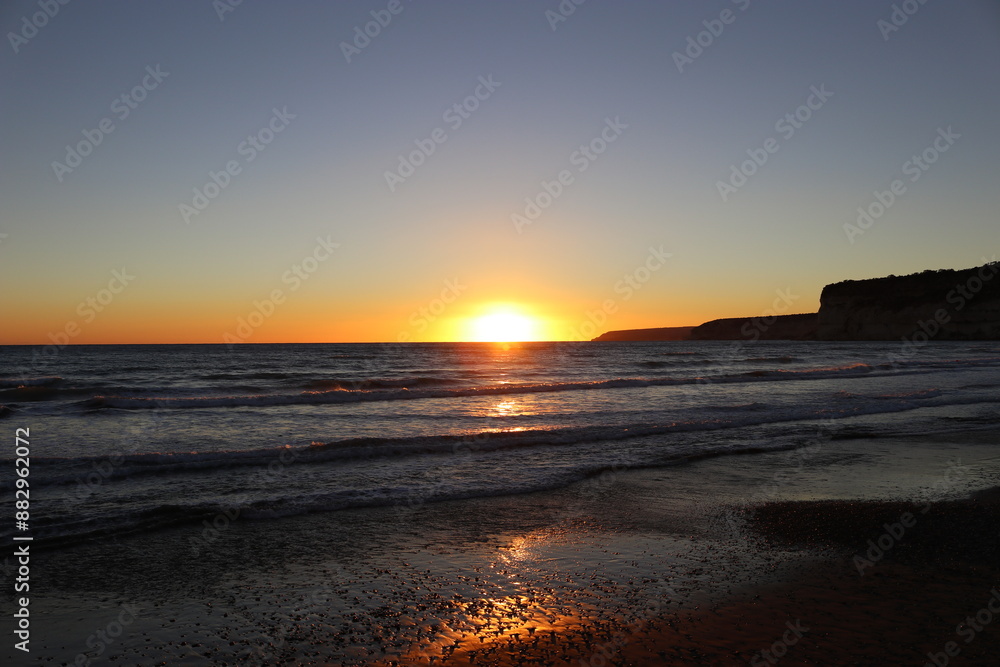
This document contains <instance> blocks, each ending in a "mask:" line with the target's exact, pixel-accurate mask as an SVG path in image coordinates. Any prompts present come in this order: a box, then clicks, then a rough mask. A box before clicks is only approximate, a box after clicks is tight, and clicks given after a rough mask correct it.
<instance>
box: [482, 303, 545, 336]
mask: <svg viewBox="0 0 1000 667" xmlns="http://www.w3.org/2000/svg"><path fill="white" fill-rule="evenodd" d="M470 340H472V341H474V342H477V343H494V342H495V343H514V342H520V341H530V340H538V323H537V322H536V321H535V320H533V319H532V318H530V317H528V316H526V315H522V314H521V313H519V312H517V311H515V310H512V309H509V308H505V309H502V310H501V309H498V310H492V311H490V312H489V313H486V314H485V315H481V316H479V317H477V318H476V319H474V320H473V321H472V324H471V336H470Z"/></svg>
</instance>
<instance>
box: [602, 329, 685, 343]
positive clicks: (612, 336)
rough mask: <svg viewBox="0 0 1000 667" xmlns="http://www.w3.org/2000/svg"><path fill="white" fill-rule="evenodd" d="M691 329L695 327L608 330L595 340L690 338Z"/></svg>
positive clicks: (620, 340)
mask: <svg viewBox="0 0 1000 667" xmlns="http://www.w3.org/2000/svg"><path fill="white" fill-rule="evenodd" d="M691 329H693V327H659V328H656V329H622V330H620V331H608V332H607V333H603V334H601V335H600V336H598V337H597V338H595V339H594V340H595V341H598V342H622V341H659V340H688V337H689V335H690V333H691Z"/></svg>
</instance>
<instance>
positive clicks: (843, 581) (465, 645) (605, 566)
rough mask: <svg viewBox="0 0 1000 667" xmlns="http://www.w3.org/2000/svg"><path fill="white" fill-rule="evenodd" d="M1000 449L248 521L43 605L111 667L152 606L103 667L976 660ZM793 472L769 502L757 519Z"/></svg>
mask: <svg viewBox="0 0 1000 667" xmlns="http://www.w3.org/2000/svg"><path fill="white" fill-rule="evenodd" d="M996 435H997V434H996V432H988V431H967V432H955V433H951V434H940V433H939V434H931V435H929V436H926V437H923V438H908V439H906V440H897V439H893V438H879V439H873V440H868V439H850V440H827V441H825V442H824V443H823V447H822V448H821V449H819V450H817V451H816V452H814V453H812V454H811V455H810V457H808V458H806V459H803V458H801V457H800V458H796V457H795V456H794V454H789V453H787V452H774V453H768V454H757V455H754V456H752V457H738V458H731V457H723V458H719V459H704V460H701V461H696V462H693V463H690V464H688V465H684V466H675V467H672V468H658V469H643V470H624V471H621V472H619V473H616V474H614V475H612V476H611V477H610V478H608V479H606V480H600V479H595V480H594V481H593V483H581V484H577V485H574V486H572V487H569V488H564V489H559V490H556V491H548V492H539V493H534V494H528V495H524V496H511V497H496V498H480V499H473V500H467V501H446V502H442V503H436V504H427V505H424V506H421V507H418V508H414V509H412V510H408V511H406V512H402V513H394V512H393V511H391V510H387V509H385V508H372V509H367V510H358V511H344V512H332V513H321V514H312V515H303V516H297V517H290V518H289V519H288V520H282V521H281V523H280V524H277V523H275V522H273V521H252V520H247V521H239V522H234V523H233V524H232V526H231V527H230V528H229V529H228V530H226V531H223V532H222V533H221V534H220V536H219V538H218V540H216V541H215V542H213V543H212V544H211V545H209V548H206V549H204V550H203V551H202V552H201V553H199V554H198V555H197V557H195V556H193V555H192V554H191V553H189V542H190V537H191V535H192V532H191V531H190V530H189V529H187V528H184V527H175V528H171V529H166V530H163V531H158V532H156V533H150V534H144V535H136V536H130V537H127V538H122V539H121V540H115V541H108V542H104V543H93V544H88V545H82V546H81V547H78V548H73V549H68V550H66V551H65V552H58V553H51V554H39V556H38V557H37V558H38V561H37V564H36V562H35V561H33V571H32V575H33V580H34V576H35V574H36V572H37V574H38V578H39V581H42V582H45V585H46V586H47V587H48V589H51V590H52V591H53V593H52V594H51V596H48V594H46V596H43V595H42V594H40V593H39V594H36V595H38V596H39V599H38V601H37V602H35V601H34V600H33V605H35V606H34V607H33V614H37V618H38V625H37V629H36V630H35V632H37V635H34V636H35V637H37V638H38V639H39V640H40V641H39V644H38V645H37V646H38V648H37V651H38V652H37V653H36V655H38V654H41V655H45V656H52V657H53V658H54V659H55V664H62V663H70V664H72V662H73V661H74V659H75V658H76V656H78V655H80V654H84V653H86V655H88V656H90V657H91V658H93V657H95V656H94V655H93V654H94V651H93V650H92V649H91V650H88V646H87V643H86V641H87V639H88V637H91V636H93V634H94V632H95V629H101V628H104V627H106V626H107V624H108V623H109V622H111V621H112V620H114V619H115V618H117V617H118V615H119V613H120V610H121V609H122V605H134V606H136V607H138V613H137V614H136V617H135V620H134V621H133V622H131V623H130V624H129V626H128V628H127V629H126V631H125V633H124V634H123V635H122V636H121V638H120V639H119V640H117V641H115V642H114V643H112V644H108V645H107V646H106V651H105V652H104V653H103V655H101V656H100V659H101V660H104V659H110V658H115V659H116V660H118V661H122V663H124V664H136V665H153V664H157V663H159V662H162V661H163V660H166V661H167V663H168V664H177V665H209V664H212V665H223V664H243V665H247V664H276V663H280V662H282V661H291V663H292V664H310V662H311V663H312V664H359V665H360V664H385V665H389V664H394V663H393V661H395V664H428V663H429V662H430V660H429V658H431V657H434V658H435V660H434V662H433V664H435V665H441V664H455V665H462V664H470V665H471V664H476V665H482V664H498V665H508V664H509V665H514V664H539V662H540V663H541V664H545V662H546V661H550V662H551V661H554V662H552V664H574V665H576V664H580V662H579V661H580V660H584V663H585V664H595V665H596V664H624V665H627V664H662V663H663V662H664V660H667V662H668V664H669V663H670V662H673V663H674V664H750V662H751V661H752V659H753V658H754V656H755V655H756V654H757V653H758V652H760V651H762V650H766V649H768V647H770V646H772V645H773V644H774V643H775V642H777V641H778V640H780V639H782V637H783V636H784V633H785V632H792V633H793V634H794V630H792V629H790V628H788V627H787V626H786V625H785V624H786V622H791V623H792V624H793V626H794V627H795V628H798V629H799V630H801V629H802V628H805V627H808V628H809V630H808V631H807V632H806V631H803V633H802V636H801V637H795V639H796V642H795V643H794V645H789V646H786V647H785V648H786V649H787V655H785V656H784V657H782V658H781V662H782V664H816V663H819V664H831V663H834V664H837V663H843V662H846V661H847V658H845V659H844V660H840V658H841V657H843V656H849V657H850V658H851V659H852V660H854V661H855V662H854V663H853V664H877V663H878V661H879V660H881V659H882V656H890V657H891V659H892V660H896V661H898V660H903V659H905V660H910V661H916V660H918V659H921V656H924V657H925V658H926V652H927V651H940V650H944V646H945V645H946V643H947V641H954V640H956V634H955V625H956V624H957V623H958V622H959V621H960V620H961V619H962V618H964V615H967V614H968V613H975V612H976V611H977V610H979V609H980V608H982V606H983V605H984V604H986V603H987V600H988V598H989V592H990V590H991V588H992V587H993V586H996V585H998V584H1000V575H998V572H997V570H996V567H995V566H996V565H997V564H1000V556H998V553H997V549H998V547H997V542H998V539H997V536H995V535H994V537H989V536H986V537H984V536H983V535H984V531H983V527H984V526H990V525H996V526H1000V520H998V519H1000V516H998V508H1000V504H998V503H997V499H998V497H1000V490H998V489H997V488H996V486H997V483H996V482H997V481H1000V467H998V466H997V464H996V462H995V461H992V458H993V456H992V453H993V447H994V446H995V443H996V442H997V439H996ZM800 451H802V450H800ZM955 456H959V457H960V458H961V460H962V461H963V462H964V463H963V465H964V466H965V467H968V468H969V469H970V470H971V471H972V472H969V473H967V474H964V475H962V476H959V477H958V478H957V482H956V484H954V485H953V486H951V487H949V488H948V489H942V490H941V491H942V492H941V493H939V494H937V495H935V496H934V499H933V503H932V506H931V509H930V510H929V511H928V512H927V513H926V514H920V518H919V519H918V521H917V523H916V524H915V525H914V526H911V527H908V528H907V532H906V534H905V536H904V537H903V538H902V539H901V540H899V541H898V544H896V543H894V544H893V545H892V548H891V549H889V550H888V552H887V554H886V555H885V556H884V557H883V558H880V559H879V560H878V562H876V563H874V565H873V567H871V568H866V570H865V574H864V576H860V575H859V574H858V572H857V569H856V567H855V565H854V563H853V556H854V555H855V554H856V553H857V552H858V551H859V549H862V548H867V547H866V545H867V540H869V539H874V540H875V541H876V542H877V541H878V539H879V537H880V533H882V532H884V530H883V529H882V528H880V527H881V526H882V524H883V523H890V524H892V523H896V522H899V521H900V517H901V515H902V513H904V512H906V511H911V512H913V511H914V508H916V510H915V511H916V512H917V513H919V507H920V506H919V505H917V503H918V502H921V497H922V496H921V490H922V489H926V488H933V483H934V481H935V480H938V479H943V477H942V471H944V470H947V469H948V462H949V461H952V460H953V458H954V457H955ZM779 474H780V475H781V479H782V480H783V483H782V484H781V485H779V487H778V488H777V489H776V490H775V492H774V493H773V494H771V497H768V498H766V499H764V500H763V501H762V502H758V503H754V504H752V505H749V506H748V505H745V504H742V503H743V502H744V499H745V498H747V497H757V496H758V493H757V491H758V489H760V488H761V487H762V485H764V484H768V483H770V482H771V481H772V480H773V479H777V478H778V475H779ZM945 491H950V493H945ZM973 491H975V492H976V493H975V494H973V496H972V499H966V500H953V499H951V496H952V495H955V494H958V495H967V494H968V493H970V492H973ZM838 495H840V496H843V497H846V498H849V500H844V499H843V498H840V499H838V498H837V496H838ZM859 508H862V509H859ZM995 533H996V531H994V534H995ZM942 543H945V544H948V545H949V546H950V547H951V549H950V550H944V551H942V552H941V553H938V551H939V550H938V549H936V547H935V545H938V544H942ZM967 554H968V555H967ZM970 555H971V556H970ZM970 558H971V563H970V562H969V561H970ZM36 567H37V569H35V568H36ZM980 598H981V599H980ZM900 605H902V607H903V609H905V610H906V613H907V614H908V615H907V616H900V615H899V611H898V608H899V607H900ZM797 620H799V621H801V626H796V625H795V623H796V621H797ZM869 626H870V627H871V628H874V630H868V629H867V628H869ZM33 627H36V626H34V625H33ZM873 633H874V634H873ZM879 633H883V634H885V635H886V636H889V637H892V638H893V639H892V641H893V642H894V644H893V646H896V645H897V644H898V645H899V646H900V647H902V646H904V645H905V646H907V648H906V649H905V650H904V649H902V648H900V649H898V650H897V649H895V648H892V647H890V646H889V645H888V644H886V645H883V644H882V643H881V640H880V639H879V636H880V635H879ZM33 634H34V633H33ZM995 636H1000V623H997V624H996V626H995V627H994V626H989V627H986V628H984V631H983V632H979V633H977V634H976V636H975V640H974V641H973V642H971V643H970V644H969V645H966V644H964V643H962V644H961V646H957V648H960V649H961V655H962V656H963V657H966V656H967V657H972V658H975V659H978V658H977V656H980V655H988V654H989V653H990V651H993V650H996V649H997V648H998V647H997V645H996V640H995V639H992V638H991V637H995ZM789 638H791V635H789ZM957 641H959V642H961V641H962V638H961V637H958V638H957ZM32 645H33V652H34V651H35V648H34V647H35V646H36V644H35V642H34V641H33V643H32ZM911 645H912V648H909V647H910V646H911ZM936 646H938V647H939V648H935V647H936ZM780 648H781V647H779V650H780ZM601 651H603V652H604V653H605V654H607V655H602V654H601ZM836 651H840V652H841V653H837V654H836V655H837V659H831V658H830V655H831V654H832V653H836ZM894 651H895V652H894ZM998 652H1000V651H998ZM254 656H256V658H255V657H254ZM608 656H610V657H608ZM772 657H773V656H772ZM531 658H538V660H537V661H535V662H531V661H530V660H529V659H531ZM602 659H603V660H605V661H606V663H601V660H602ZM887 659H888V658H887ZM255 660H256V662H254V661H255ZM810 661H811V662H810ZM866 661H867V662H866ZM957 662H958V659H956V663H957ZM14 664H23V663H14ZM95 664H96V661H95ZM757 664H771V663H768V662H767V661H766V660H765V661H764V662H760V661H759V660H758V662H757ZM918 664H923V662H920V663H918ZM967 664H969V663H967Z"/></svg>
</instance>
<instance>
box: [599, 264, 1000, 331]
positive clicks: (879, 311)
mask: <svg viewBox="0 0 1000 667" xmlns="http://www.w3.org/2000/svg"><path fill="white" fill-rule="evenodd" d="M998 275H1000V262H988V263H986V264H983V265H982V266H978V267H973V268H971V269H962V270H957V271H956V270H951V269H942V270H940V271H924V272H923V273H914V274H911V275H908V276H888V277H885V278H870V279H868V280H845V281H843V282H839V283H834V284H832V285H827V286H826V287H824V288H823V293H822V295H821V296H820V307H819V312H818V313H805V314H799V315H773V316H770V317H731V318H726V319H721V320H712V321H710V322H705V323H704V324H701V325H698V326H696V327H668V328H661V329H627V330H624V331H609V332H608V333H606V334H603V335H601V336H599V337H597V338H595V339H594V340H597V341H659V340H746V341H754V340H899V339H901V338H910V337H915V336H917V335H919V334H921V333H922V335H923V336H926V337H927V340H1000V279H997V276H998ZM913 340H916V338H913Z"/></svg>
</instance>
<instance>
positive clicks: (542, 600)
mask: <svg viewBox="0 0 1000 667" xmlns="http://www.w3.org/2000/svg"><path fill="white" fill-rule="evenodd" d="M555 603H556V601H555V599H554V598H552V596H549V595H541V596H538V595H511V596H507V597H501V598H483V599H479V600H472V601H456V603H455V606H456V610H455V615H456V616H458V617H460V618H462V620H463V621H464V622H463V623H462V624H461V625H464V626H466V627H467V628H470V630H466V631H458V630H455V629H452V628H451V627H450V626H449V625H448V624H446V623H440V624H438V625H437V626H434V627H433V628H432V630H433V632H432V633H430V634H429V636H428V637H427V638H426V639H425V640H423V641H418V642H417V643H415V644H414V645H413V646H412V647H411V648H410V650H409V651H407V652H406V653H405V654H404V655H402V656H400V658H399V660H398V661H394V660H388V661H386V662H385V663H383V664H385V665H392V664H400V665H409V664H435V663H436V662H437V663H438V664H449V665H475V664H489V663H492V662H494V661H495V660H496V659H498V658H502V659H506V658H508V657H509V656H510V655H511V654H513V653H517V652H523V651H525V650H531V651H532V652H536V651H538V650H544V646H545V644H546V643H548V644H551V645H552V646H553V647H554V646H556V643H557V638H558V637H559V636H560V635H561V634H563V633H565V632H567V631H571V630H580V629H582V628H584V627H585V626H586V625H587V624H588V623H589V622H592V620H593V619H586V618H584V617H582V616H579V615H572V614H564V613H561V612H559V611H557V610H556V609H555V608H554V607H553V606H550V605H552V604H555ZM438 661H440V662H438Z"/></svg>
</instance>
